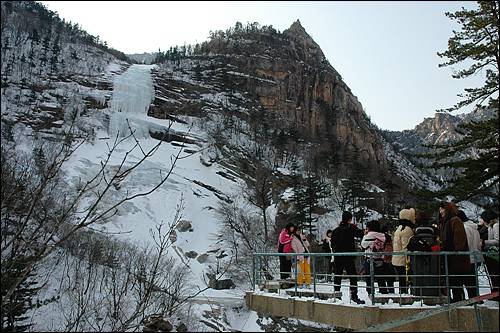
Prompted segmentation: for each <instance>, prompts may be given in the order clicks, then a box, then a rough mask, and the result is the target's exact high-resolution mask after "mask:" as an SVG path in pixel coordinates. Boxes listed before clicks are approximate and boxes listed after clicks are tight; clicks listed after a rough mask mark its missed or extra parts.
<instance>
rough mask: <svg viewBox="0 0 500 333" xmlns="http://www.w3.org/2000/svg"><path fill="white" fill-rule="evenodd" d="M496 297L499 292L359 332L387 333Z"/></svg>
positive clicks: (480, 328)
mask: <svg viewBox="0 0 500 333" xmlns="http://www.w3.org/2000/svg"><path fill="white" fill-rule="evenodd" d="M494 297H498V291H496V292H493V293H489V294H485V295H480V296H476V297H473V298H470V299H466V300H463V301H460V302H456V303H453V304H449V305H444V306H442V307H439V308H437V309H436V308H435V309H430V310H426V311H422V312H419V313H416V314H414V315H412V316H409V317H405V318H400V319H396V320H392V321H389V322H385V323H382V324H378V325H373V326H370V327H367V328H365V329H362V330H360V331H359V332H383V331H387V330H390V329H393V328H396V327H400V326H403V325H406V324H409V323H412V322H415V321H418V320H422V319H425V318H429V317H432V316H434V315H437V314H439V313H441V312H446V311H450V310H453V309H456V308H459V307H461V306H465V305H470V304H474V305H475V304H477V303H478V302H481V301H484V300H488V299H492V298H494ZM476 325H477V329H478V331H481V330H482V327H481V323H480V322H478V323H476Z"/></svg>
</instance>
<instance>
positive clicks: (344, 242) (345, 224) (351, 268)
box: [331, 211, 365, 304]
mask: <svg viewBox="0 0 500 333" xmlns="http://www.w3.org/2000/svg"><path fill="white" fill-rule="evenodd" d="M363 236H364V232H363V230H361V229H359V228H358V227H356V226H355V225H354V224H353V223H352V214H351V213H350V212H348V211H344V212H343V213H342V221H341V222H340V225H339V226H338V227H337V228H335V229H334V230H333V232H332V239H331V241H332V244H333V252H335V253H339V252H356V245H355V242H354V239H355V238H363ZM355 258H356V257H351V256H345V257H344V256H342V257H341V256H337V257H336V258H335V270H334V271H335V276H334V284H335V287H334V288H335V291H336V292H337V291H340V284H341V282H342V274H343V271H344V269H345V271H346V273H347V274H348V275H351V276H350V277H349V280H350V282H349V284H350V290H351V299H352V300H353V301H354V302H356V303H358V304H364V303H365V302H364V301H362V300H360V299H359V298H358V287H357V286H358V278H357V276H356V275H357V272H356V266H355V264H354V261H355Z"/></svg>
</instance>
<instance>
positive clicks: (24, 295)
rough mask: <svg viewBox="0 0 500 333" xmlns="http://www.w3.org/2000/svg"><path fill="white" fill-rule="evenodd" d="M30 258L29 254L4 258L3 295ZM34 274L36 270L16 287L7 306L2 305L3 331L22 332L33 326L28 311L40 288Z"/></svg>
mask: <svg viewBox="0 0 500 333" xmlns="http://www.w3.org/2000/svg"><path fill="white" fill-rule="evenodd" d="M30 260H31V258H30V257H29V256H17V257H16V259H15V260H14V259H7V260H2V288H1V293H2V297H3V296H4V295H5V294H6V293H7V291H8V290H9V288H10V287H11V285H12V283H13V282H14V281H15V280H16V279H17V277H18V276H19V274H20V272H21V271H22V270H23V269H24V268H25V267H26V265H27V264H28V263H29V262H30ZM33 276H35V272H34V271H32V272H31V273H30V274H29V275H28V276H27V277H26V278H25V279H24V280H23V282H22V283H21V284H20V285H19V287H18V288H16V291H15V293H14V294H12V296H11V297H10V298H9V301H8V302H7V303H6V304H5V306H3V305H2V311H1V312H2V313H1V324H2V325H1V326H2V332H22V331H26V330H28V329H29V328H30V327H31V326H32V324H31V323H29V321H28V319H29V318H28V316H26V312H27V311H28V310H29V309H31V308H33V306H34V304H33V296H34V295H35V294H36V292H37V291H38V290H39V289H40V288H38V287H35V285H36V284H37V282H36V281H35V280H33Z"/></svg>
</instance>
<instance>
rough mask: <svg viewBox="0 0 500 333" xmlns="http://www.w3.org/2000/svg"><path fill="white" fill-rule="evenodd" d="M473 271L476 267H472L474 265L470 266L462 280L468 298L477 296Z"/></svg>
mask: <svg viewBox="0 0 500 333" xmlns="http://www.w3.org/2000/svg"><path fill="white" fill-rule="evenodd" d="M475 270H476V267H475V266H474V264H471V265H470V269H469V272H467V276H466V277H465V278H464V282H465V288H466V289H467V295H469V298H472V297H476V296H477V289H476V286H477V282H476V274H475Z"/></svg>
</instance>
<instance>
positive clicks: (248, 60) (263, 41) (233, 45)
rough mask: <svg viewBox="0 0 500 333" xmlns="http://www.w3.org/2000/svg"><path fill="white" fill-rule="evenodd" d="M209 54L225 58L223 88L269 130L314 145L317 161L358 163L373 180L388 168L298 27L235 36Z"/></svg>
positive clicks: (213, 45) (376, 141) (365, 124)
mask: <svg viewBox="0 0 500 333" xmlns="http://www.w3.org/2000/svg"><path fill="white" fill-rule="evenodd" d="M207 48H208V49H207V51H208V52H209V53H211V54H220V53H223V54H225V55H226V56H225V58H224V60H225V61H226V62H227V63H228V64H229V65H230V67H231V68H232V69H231V70H230V71H227V72H226V74H225V76H224V78H225V80H226V85H228V86H229V85H230V86H231V87H232V89H238V90H239V91H244V92H246V93H248V94H250V96H254V97H255V99H256V100H258V101H259V102H260V104H261V106H262V107H264V108H265V109H266V110H267V111H268V112H271V113H272V118H273V119H274V122H273V124H272V126H273V127H275V128H279V129H282V130H285V131H289V132H291V131H293V132H296V133H297V134H298V136H299V137H300V139H302V140H306V141H309V142H312V143H315V146H314V153H315V155H316V156H319V155H323V156H325V155H326V156H327V157H328V158H330V159H334V160H335V161H336V162H337V163H339V164H345V163H346V162H350V161H352V160H356V162H357V163H361V164H364V165H366V166H368V167H369V168H368V169H370V170H371V171H372V172H373V173H377V174H378V173H379V172H380V171H381V170H385V169H386V168H387V161H386V159H385V157H384V150H383V145H382V142H381V140H380V136H379V133H378V130H377V129H376V128H375V126H373V125H372V124H371V123H370V120H369V119H368V117H367V115H366V114H365V112H364V111H363V107H362V105H361V103H360V102H359V101H358V99H357V98H356V97H355V96H354V95H353V94H352V92H351V90H350V89H349V87H348V86H347V85H346V84H345V83H344V81H343V80H342V77H341V76H340V74H339V73H338V72H337V71H336V70H335V69H334V68H333V67H332V66H331V65H330V64H329V62H328V61H327V60H326V58H325V56H324V54H323V52H322V51H321V48H320V47H319V46H318V45H317V44H316V43H315V42H314V40H313V39H312V38H311V37H310V36H309V35H308V34H307V32H306V31H305V29H304V28H303V27H302V25H301V24H300V22H299V21H296V22H295V23H293V24H292V26H291V27H290V28H289V29H287V30H285V31H284V32H283V33H277V32H274V31H272V30H269V31H259V32H255V33H244V34H243V33H242V34H237V33H235V34H234V35H232V36H230V37H229V38H226V39H214V40H212V41H211V42H210V43H209V44H208V47H207Z"/></svg>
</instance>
